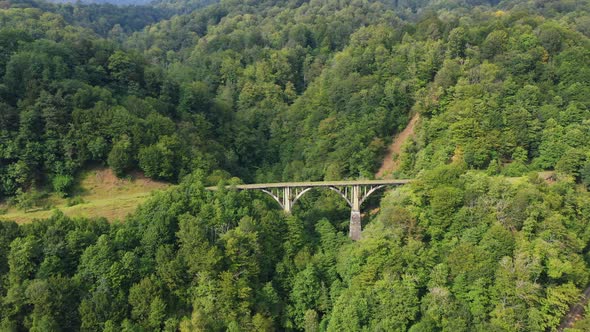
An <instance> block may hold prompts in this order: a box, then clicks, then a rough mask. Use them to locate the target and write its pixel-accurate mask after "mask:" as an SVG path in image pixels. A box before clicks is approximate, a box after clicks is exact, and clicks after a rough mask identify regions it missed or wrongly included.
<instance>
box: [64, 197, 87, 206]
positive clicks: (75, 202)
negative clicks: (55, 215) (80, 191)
mask: <svg viewBox="0 0 590 332" xmlns="http://www.w3.org/2000/svg"><path fill="white" fill-rule="evenodd" d="M84 203H86V202H85V201H84V199H83V198H82V197H80V196H76V197H72V198H68V202H67V203H66V204H67V206H75V205H79V204H84Z"/></svg>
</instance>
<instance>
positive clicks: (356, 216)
mask: <svg viewBox="0 0 590 332" xmlns="http://www.w3.org/2000/svg"><path fill="white" fill-rule="evenodd" d="M351 189H352V193H351V194H352V195H351V201H350V203H351V204H350V205H351V206H350V225H349V227H348V236H349V237H350V238H351V239H352V240H353V241H357V240H360V239H361V201H360V191H361V188H360V186H353V187H352V188H351Z"/></svg>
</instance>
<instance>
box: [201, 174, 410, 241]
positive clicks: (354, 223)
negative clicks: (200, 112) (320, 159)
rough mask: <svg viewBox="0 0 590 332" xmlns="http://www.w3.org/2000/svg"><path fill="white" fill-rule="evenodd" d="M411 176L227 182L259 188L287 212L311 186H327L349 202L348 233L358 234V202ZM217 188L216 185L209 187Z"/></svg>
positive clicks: (350, 235)
mask: <svg viewBox="0 0 590 332" xmlns="http://www.w3.org/2000/svg"><path fill="white" fill-rule="evenodd" d="M411 181H412V180H355V181H321V182H282V183H258V184H242V185H236V186H227V187H226V188H228V189H229V188H236V189H237V190H259V191H262V192H264V193H266V194H268V195H270V196H271V197H272V198H273V199H274V200H275V201H276V202H277V203H278V204H279V205H280V206H281V208H282V209H283V210H284V211H285V213H288V214H290V213H291V209H292V207H293V205H294V204H295V203H296V202H297V201H298V200H299V199H300V198H301V197H302V196H303V195H304V194H305V193H306V192H308V191H310V190H311V189H313V188H328V189H330V190H332V191H334V192H336V193H338V194H339V195H340V196H342V198H344V199H345V200H346V203H348V205H349V206H350V226H349V233H348V235H349V237H350V238H351V239H353V240H355V241H356V240H359V239H360V238H361V205H362V204H363V202H364V201H365V200H366V199H367V198H368V197H369V196H370V195H371V194H373V193H374V192H375V191H377V190H379V189H381V188H384V187H387V186H401V185H405V184H408V183H410V182H411ZM207 189H209V190H216V189H217V187H209V188H207Z"/></svg>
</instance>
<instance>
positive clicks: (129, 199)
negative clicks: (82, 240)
mask: <svg viewBox="0 0 590 332" xmlns="http://www.w3.org/2000/svg"><path fill="white" fill-rule="evenodd" d="M80 179H81V181H80V183H79V184H78V187H77V188H76V189H75V190H74V193H73V195H72V196H73V197H79V198H81V200H82V201H83V202H82V203H80V204H77V205H74V206H68V199H67V198H60V197H58V196H57V195H51V196H50V197H48V198H47V204H48V205H50V206H51V207H52V208H51V209H47V210H32V211H28V212H24V211H22V210H18V209H16V208H14V207H7V206H6V204H3V205H0V208H5V209H7V212H6V213H5V214H3V215H0V220H12V221H16V222H19V223H25V222H31V221H33V220H35V219H43V218H47V217H49V216H51V215H52V214H53V210H55V209H59V210H61V211H63V212H64V213H65V214H66V215H68V216H70V217H105V218H107V219H108V220H110V221H114V220H121V219H123V218H125V216H127V215H128V214H129V213H131V212H133V211H135V209H136V208H137V206H138V205H139V204H141V203H143V202H144V201H145V200H146V199H147V198H148V197H150V194H151V193H152V192H153V191H155V190H163V189H166V188H168V187H169V186H170V184H167V183H164V182H158V181H154V180H151V179H148V178H146V177H145V176H143V175H142V174H140V173H135V174H131V175H130V176H129V178H126V179H119V178H117V177H116V176H115V175H114V174H113V172H112V171H111V170H110V169H107V168H93V169H91V170H88V171H86V172H84V173H83V174H82V175H81V176H80Z"/></svg>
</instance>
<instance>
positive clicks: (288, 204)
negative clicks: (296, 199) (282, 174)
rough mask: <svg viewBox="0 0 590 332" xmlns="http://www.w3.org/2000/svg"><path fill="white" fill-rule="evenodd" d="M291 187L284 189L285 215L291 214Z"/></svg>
mask: <svg viewBox="0 0 590 332" xmlns="http://www.w3.org/2000/svg"><path fill="white" fill-rule="evenodd" d="M291 203H292V202H291V187H285V188H283V207H284V209H285V213H288V214H291Z"/></svg>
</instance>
